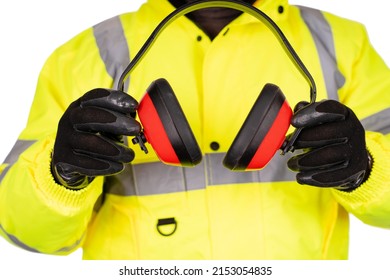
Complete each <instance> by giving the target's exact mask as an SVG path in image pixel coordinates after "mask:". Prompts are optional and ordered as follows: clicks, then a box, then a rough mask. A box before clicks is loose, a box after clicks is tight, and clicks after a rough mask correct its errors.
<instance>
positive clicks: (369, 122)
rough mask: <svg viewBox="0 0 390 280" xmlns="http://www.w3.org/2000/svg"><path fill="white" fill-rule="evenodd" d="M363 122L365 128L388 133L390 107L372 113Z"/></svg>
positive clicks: (389, 127) (389, 128)
mask: <svg viewBox="0 0 390 280" xmlns="http://www.w3.org/2000/svg"><path fill="white" fill-rule="evenodd" d="M361 123H362V124H363V126H364V129H365V130H368V131H376V132H381V133H383V134H388V133H390V109H389V108H388V109H385V110H382V111H380V112H379V113H376V114H374V115H371V116H369V117H367V118H365V119H363V120H361Z"/></svg>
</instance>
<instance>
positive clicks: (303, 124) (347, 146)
mask: <svg viewBox="0 0 390 280" xmlns="http://www.w3.org/2000/svg"><path fill="white" fill-rule="evenodd" d="M307 104H308V103H304V102H300V103H298V104H297V106H296V108H295V110H294V111H296V113H295V114H294V116H293V118H292V120H291V124H292V125H293V126H294V127H296V128H303V129H302V131H301V133H300V134H299V136H298V138H297V140H296V142H295V145H294V147H295V149H303V153H302V154H300V155H297V156H294V157H292V158H291V159H290V160H289V161H288V167H289V168H290V169H291V170H293V171H297V172H298V174H297V175H296V179H297V182H298V183H300V184H307V185H312V186H318V187H333V188H337V189H340V190H345V191H351V190H353V189H355V188H357V187H358V186H359V185H360V184H361V183H362V182H364V181H365V180H366V178H367V177H368V175H369V172H370V170H371V166H370V163H369V157H370V156H369V154H368V152H367V150H366V143H365V131H364V128H363V126H362V124H361V123H360V121H359V120H358V118H357V117H356V115H355V114H354V112H353V111H352V110H351V109H350V108H348V107H346V106H345V105H343V104H341V103H339V102H337V101H334V100H324V101H321V102H315V103H313V104H310V105H307Z"/></svg>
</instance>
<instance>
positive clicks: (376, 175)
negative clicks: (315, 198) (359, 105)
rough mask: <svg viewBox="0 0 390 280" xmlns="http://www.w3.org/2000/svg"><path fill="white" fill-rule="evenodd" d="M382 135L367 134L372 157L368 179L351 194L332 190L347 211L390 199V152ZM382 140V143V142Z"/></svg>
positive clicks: (368, 147) (367, 143) (368, 148)
mask: <svg viewBox="0 0 390 280" xmlns="http://www.w3.org/2000/svg"><path fill="white" fill-rule="evenodd" d="M384 137H385V136H383V135H382V134H380V133H374V132H367V136H366V145H367V150H368V152H369V153H370V154H371V156H372V160H373V162H372V169H371V173H370V176H369V177H368V179H367V180H366V181H365V182H364V183H363V184H362V185H360V186H359V187H358V188H356V189H355V190H353V191H351V192H344V191H340V190H332V191H333V192H334V195H335V197H336V199H337V201H338V202H339V203H341V204H342V205H343V206H344V207H345V208H346V209H347V210H351V211H353V210H354V209H355V210H357V209H359V208H361V207H365V208H367V207H369V205H372V204H375V203H377V202H379V201H383V199H385V198H386V197H390V185H389V184H390V173H389V170H390V163H389V158H390V151H389V147H386V146H385V145H384V144H383V142H386V141H383V138H384ZM381 140H382V142H381Z"/></svg>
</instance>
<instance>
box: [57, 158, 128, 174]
mask: <svg viewBox="0 0 390 280" xmlns="http://www.w3.org/2000/svg"><path fill="white" fill-rule="evenodd" d="M76 159H77V164H72V163H66V162H59V163H57V164H56V165H55V168H56V169H57V170H58V172H59V173H60V174H64V175H65V176H67V177H69V178H71V177H72V176H79V175H83V176H88V177H96V176H108V175H114V174H117V173H119V172H121V171H122V170H123V169H124V164H123V163H120V162H114V161H108V160H102V159H96V158H92V157H89V156H87V155H78V156H77V157H76V158H75V160H76Z"/></svg>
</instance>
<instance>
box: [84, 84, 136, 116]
mask: <svg viewBox="0 0 390 280" xmlns="http://www.w3.org/2000/svg"><path fill="white" fill-rule="evenodd" d="M80 106H81V107H88V106H96V107H101V108H106V109H110V110H112V111H116V112H120V113H123V114H135V112H136V109H137V107H138V102H137V101H136V100H135V99H134V98H133V97H132V96H130V95H129V94H127V93H125V92H122V91H119V90H111V89H103V88H96V89H93V90H91V91H89V92H87V93H86V94H84V96H82V97H81V98H80Z"/></svg>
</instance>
